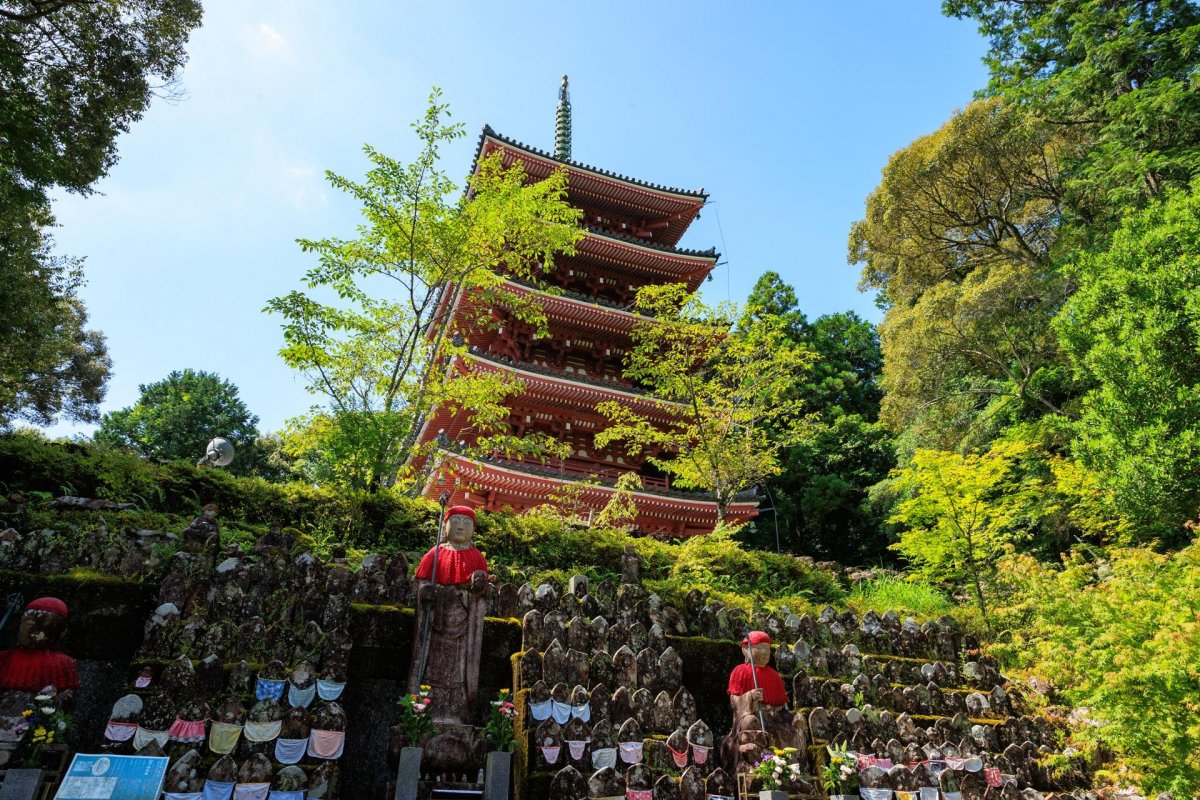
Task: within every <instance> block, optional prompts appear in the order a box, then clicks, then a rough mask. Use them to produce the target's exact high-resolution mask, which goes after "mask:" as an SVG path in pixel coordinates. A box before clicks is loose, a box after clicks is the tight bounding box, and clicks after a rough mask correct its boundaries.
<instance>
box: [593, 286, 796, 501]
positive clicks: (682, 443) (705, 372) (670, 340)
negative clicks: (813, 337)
mask: <svg viewBox="0 0 1200 800" xmlns="http://www.w3.org/2000/svg"><path fill="white" fill-rule="evenodd" d="M637 308H638V310H639V311H640V312H642V313H644V314H646V315H647V316H648V317H650V318H651V319H648V320H647V321H645V322H642V323H639V324H638V325H636V326H635V327H634V331H633V348H632V349H631V350H630V352H629V353H628V354H627V356H626V361H625V376H626V377H627V378H629V379H631V380H633V381H636V382H637V383H639V384H642V385H644V386H646V387H647V388H648V389H650V390H651V391H652V392H653V394H654V396H655V397H656V398H657V399H658V401H659V402H660V403H661V404H662V408H663V410H664V411H666V412H667V415H669V416H670V417H671V421H670V422H666V423H664V422H661V421H658V420H653V419H650V418H649V417H647V416H645V415H643V414H641V413H639V412H637V411H635V410H634V409H632V408H630V407H629V406H626V405H625V404H623V403H619V402H615V401H608V402H604V403H600V404H599V405H598V406H597V410H598V411H599V412H600V413H601V414H603V415H604V416H605V417H607V418H608V419H609V421H610V423H611V424H610V426H609V427H607V428H606V429H604V430H603V431H601V432H600V433H597V434H596V446H597V447H600V448H602V447H605V446H607V445H608V444H610V443H612V442H620V443H622V444H623V445H624V446H625V449H626V451H627V452H628V453H629V454H630V455H631V456H635V457H637V456H641V455H643V454H646V455H647V460H648V461H649V462H650V463H652V464H653V465H654V466H656V467H658V468H659V469H661V470H663V471H664V472H667V473H669V474H671V475H673V476H674V477H675V483H676V485H678V486H680V487H681V488H687V489H694V490H699V491H706V492H711V493H712V494H713V496H714V497H715V499H716V502H717V516H718V521H723V520H724V519H725V515H726V512H727V511H728V509H729V506H730V504H731V503H732V502H733V501H734V499H735V498H736V496H737V494H738V493H739V492H742V491H744V490H747V489H750V488H751V487H754V486H756V485H758V484H760V483H761V482H762V481H763V480H765V479H766V478H768V477H769V476H771V475H774V474H776V473H778V472H779V458H780V454H781V453H782V451H783V449H784V448H786V447H787V446H788V445H789V444H791V443H793V442H794V441H795V440H796V439H797V438H798V437H799V436H800V434H801V431H802V430H803V425H804V420H803V417H802V416H801V413H800V403H799V401H798V400H796V399H795V397H794V394H795V393H794V391H793V387H794V384H795V382H796V381H797V380H799V379H801V376H802V375H803V373H804V372H805V370H807V369H808V367H809V364H810V362H811V361H812V354H811V353H809V352H808V351H807V350H805V349H804V348H802V347H799V346H797V345H795V344H794V343H793V342H791V341H790V340H789V338H788V336H787V334H786V332H785V331H784V329H783V325H782V324H780V321H779V319H778V318H776V317H769V316H768V317H760V318H758V319H753V320H751V321H750V322H748V323H747V324H744V325H742V326H741V327H740V328H739V329H738V330H737V331H734V332H730V327H731V323H732V321H733V320H735V319H739V318H743V319H745V318H746V315H744V314H739V313H738V310H737V309H735V308H732V307H730V306H724V305H723V306H720V307H717V308H711V307H708V306H705V305H704V304H703V303H702V302H701V301H700V299H699V298H698V297H697V296H696V295H695V294H693V293H690V292H688V290H687V287H686V286H684V285H683V284H666V285H663V286H646V287H643V288H642V289H641V290H639V292H638V296H637Z"/></svg>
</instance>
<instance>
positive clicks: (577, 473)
mask: <svg viewBox="0 0 1200 800" xmlns="http://www.w3.org/2000/svg"><path fill="white" fill-rule="evenodd" d="M439 445H440V446H441V448H442V449H443V450H446V451H447V452H451V453H455V454H458V455H461V456H463V457H465V458H469V459H471V460H473V461H479V462H481V463H484V464H491V465H493V466H497V467H504V468H506V469H515V470H518V471H520V472H525V473H528V474H530V475H538V476H541V477H546V478H560V479H564V478H565V479H572V480H574V479H581V480H582V479H587V480H594V481H596V482H597V483H599V484H601V485H603V486H614V485H616V482H617V479H618V478H619V477H620V476H621V475H622V474H624V473H625V472H629V471H631V470H618V469H604V470H602V471H599V472H597V471H596V470H595V468H586V467H584V466H583V465H581V464H572V463H569V462H560V463H559V464H558V465H557V466H555V465H550V464H534V463H531V462H529V461H521V460H519V459H514V458H505V457H503V456H498V455H495V454H493V455H481V454H479V453H472V452H469V451H468V450H467V449H466V448H465V447H459V446H457V445H455V444H454V443H452V442H450V441H448V440H447V439H446V438H445V437H442V438H441V439H439ZM555 460H557V459H555ZM641 478H642V488H641V489H635V490H634V491H636V492H641V493H643V494H656V495H661V496H663V497H677V498H680V499H683V500H704V501H709V502H711V501H714V500H716V499H717V498H716V495H715V494H713V493H712V492H685V491H680V490H679V489H672V488H671V485H670V484H671V481H670V478H653V477H649V476H646V475H643V476H641ZM733 499H734V502H748V501H752V500H757V499H758V489H756V488H754V489H749V490H747V491H744V492H738V494H737V495H735V496H734V498H733Z"/></svg>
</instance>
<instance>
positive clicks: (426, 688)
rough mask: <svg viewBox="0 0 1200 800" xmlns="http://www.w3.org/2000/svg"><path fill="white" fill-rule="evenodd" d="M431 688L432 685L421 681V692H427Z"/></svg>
mask: <svg viewBox="0 0 1200 800" xmlns="http://www.w3.org/2000/svg"><path fill="white" fill-rule="evenodd" d="M432 688H433V687H432V686H430V685H428V684H425V683H422V684H421V691H423V692H428V691H429V690H430V689H432Z"/></svg>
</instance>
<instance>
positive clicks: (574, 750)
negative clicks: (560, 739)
mask: <svg viewBox="0 0 1200 800" xmlns="http://www.w3.org/2000/svg"><path fill="white" fill-rule="evenodd" d="M585 747H587V742H581V741H578V740H576V741H573V742H572V741H567V750H568V751H569V752H570V753H571V759H572V760H574V761H578V760H579V759H581V758H583V750H584V748H585Z"/></svg>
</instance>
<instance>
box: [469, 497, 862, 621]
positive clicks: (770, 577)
mask: <svg viewBox="0 0 1200 800" xmlns="http://www.w3.org/2000/svg"><path fill="white" fill-rule="evenodd" d="M476 544H477V546H478V547H479V548H480V549H481V550H483V551H484V552H485V553H486V554H487V557H488V561H489V564H490V563H492V562H493V561H496V562H498V563H503V564H508V565H519V566H521V567H523V568H525V569H527V570H528V571H529V572H528V574H526V575H525V577H526V578H527V579H529V580H530V581H533V582H536V581H540V580H544V579H546V578H551V577H552V578H555V579H556V580H558V581H559V582H560V583H562V584H564V585H565V584H566V582H567V580H568V579H569V578H570V577H571V576H572V575H575V574H582V575H587V576H588V577H589V578H591V579H592V580H593V581H600V580H603V579H605V578H610V579H614V580H619V578H620V564H621V556H622V555H623V554H624V551H625V546H626V545H632V546H633V547H634V549H635V551H636V553H637V555H638V557H639V558H640V559H641V575H642V579H643V580H644V582H645V583H646V585H647V587H648V588H650V589H651V590H652V591H655V592H658V594H659V595H660V596H662V597H663V599H664V600H669V601H670V602H672V603H676V604H679V605H680V607H682V604H683V603H684V600H685V598H686V596H687V593H688V592H690V591H692V590H693V589H697V590H700V591H702V592H705V593H709V594H711V595H712V596H713V597H715V598H718V599H720V600H721V601H722V602H723V603H725V604H726V605H729V606H732V607H736V608H741V609H743V610H747V611H749V610H750V609H751V607H754V608H757V609H761V608H764V607H770V608H774V607H777V606H779V605H788V606H789V607H790V608H792V609H793V610H796V609H797V608H806V607H809V606H810V605H812V604H814V603H815V604H821V603H826V602H837V601H839V600H840V599H841V598H842V597H843V596H844V593H843V591H842V588H841V586H840V585H839V584H838V583H837V581H836V580H835V579H834V577H832V576H831V574H830V573H828V572H824V571H822V570H818V569H816V568H814V567H812V566H811V565H809V564H807V563H805V562H804V561H801V560H800V559H797V558H795V557H793V556H789V555H776V554H774V553H764V552H760V551H756V550H747V549H744V548H742V547H741V546H739V545H738V544H737V542H735V541H734V539H733V532H732V531H730V530H728V529H719V530H718V531H717V532H715V533H713V534H710V535H708V536H694V537H691V538H689V539H685V540H684V541H682V542H680V543H670V542H666V541H662V540H659V539H654V538H649V537H633V536H629V535H628V534H626V533H624V532H622V531H617V530H611V529H607V528H598V527H594V528H584V527H582V526H577V525H571V524H569V523H566V522H563V521H562V520H558V519H554V518H551V517H546V516H542V515H526V516H521V517H517V516H513V515H511V514H486V513H485V514H481V515H480V519H479V531H478V534H477V536H476Z"/></svg>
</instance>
